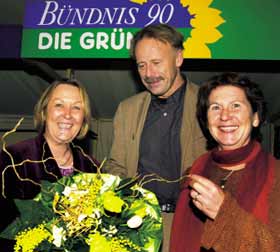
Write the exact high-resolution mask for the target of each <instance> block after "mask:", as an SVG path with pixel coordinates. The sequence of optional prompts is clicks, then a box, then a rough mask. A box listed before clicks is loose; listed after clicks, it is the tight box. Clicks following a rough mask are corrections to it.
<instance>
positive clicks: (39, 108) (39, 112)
mask: <svg viewBox="0 0 280 252" xmlns="http://www.w3.org/2000/svg"><path fill="white" fill-rule="evenodd" d="M62 84H63V85H70V86H74V87H77V88H78V89H79V90H80V95H81V98H82V102H83V105H84V121H83V124H82V127H81V129H80V132H79V134H78V135H77V137H76V138H77V139H81V138H83V137H84V136H85V135H86V134H87V132H88V130H89V129H90V124H91V108H90V101H89V97H88V94H87V91H86V89H85V87H84V86H83V85H82V84H81V83H80V82H79V81H77V80H59V81H54V82H53V83H51V84H50V86H49V87H47V89H46V90H45V91H44V92H43V94H42V95H41V97H40V98H39V100H38V102H37V104H36V105H35V107H34V117H33V118H34V126H35V128H36V129H37V131H39V132H43V131H44V130H45V126H46V117H47V106H48V103H49V101H50V97H51V95H52V93H53V92H54V90H55V89H56V87H57V86H59V85H62Z"/></svg>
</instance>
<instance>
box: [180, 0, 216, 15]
mask: <svg viewBox="0 0 280 252" xmlns="http://www.w3.org/2000/svg"><path fill="white" fill-rule="evenodd" d="M212 2H213V0H181V4H182V5H183V6H189V8H191V10H192V11H194V13H195V12H196V13H197V12H198V11H199V10H200V9H202V8H207V7H208V6H209V5H210V4H211V3H212ZM191 14H192V13H191Z"/></svg>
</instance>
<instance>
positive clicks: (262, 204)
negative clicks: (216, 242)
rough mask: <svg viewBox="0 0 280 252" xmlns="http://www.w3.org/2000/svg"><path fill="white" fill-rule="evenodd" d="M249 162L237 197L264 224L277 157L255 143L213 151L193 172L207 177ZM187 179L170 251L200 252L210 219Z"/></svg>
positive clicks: (175, 219)
mask: <svg viewBox="0 0 280 252" xmlns="http://www.w3.org/2000/svg"><path fill="white" fill-rule="evenodd" d="M242 163H245V164H246V166H245V168H244V169H246V170H244V175H243V176H242V178H241V179H240V181H239V183H238V186H237V192H236V194H235V198H236V200H237V202H238V203H239V205H240V206H241V207H242V208H243V209H245V210H246V211H248V212H251V213H252V214H254V215H255V216H256V218H258V219H259V220H260V221H262V222H263V223H267V222H268V217H269V216H268V195H269V193H270V191H271V190H272V186H273V177H274V158H273V157H272V156H271V155H269V154H267V153H265V152H264V151H262V150H261V146H260V144H259V143H258V142H256V141H253V142H251V143H249V144H248V145H246V146H244V147H241V148H239V149H237V150H230V151H218V150H216V149H215V150H213V151H211V152H208V153H206V154H204V155H202V156H201V157H200V158H199V159H197V160H196V161H195V162H194V164H193V166H192V168H191V173H193V174H199V175H202V176H204V177H207V174H208V172H207V171H209V170H210V169H211V168H213V166H214V165H219V166H234V165H238V164H242ZM188 183H189V181H188V180H187V181H186V182H185V183H184V185H183V187H182V191H181V193H180V196H179V199H178V202H177V207H176V211H175V215H174V219H173V224H172V232H171V241H170V252H199V251H200V248H201V237H202V234H203V228H204V222H205V221H206V219H207V217H206V216H205V215H204V214H203V213H202V212H200V211H199V210H198V209H197V208H196V207H195V206H194V205H193V204H192V200H191V198H190V188H189V186H188Z"/></svg>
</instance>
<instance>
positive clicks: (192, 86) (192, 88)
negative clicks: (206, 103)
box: [187, 80, 199, 93]
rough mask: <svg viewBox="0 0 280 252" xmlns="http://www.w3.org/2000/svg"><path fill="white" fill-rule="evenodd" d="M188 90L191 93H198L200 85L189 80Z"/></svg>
mask: <svg viewBox="0 0 280 252" xmlns="http://www.w3.org/2000/svg"><path fill="white" fill-rule="evenodd" d="M187 90H188V91H190V92H195V93H197V92H198V90H199V85H198V84H196V83H194V82H192V81H190V80H188V84H187Z"/></svg>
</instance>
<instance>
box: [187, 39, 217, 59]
mask: <svg viewBox="0 0 280 252" xmlns="http://www.w3.org/2000/svg"><path fill="white" fill-rule="evenodd" d="M184 47H185V50H184V58H211V51H210V49H209V48H208V47H207V46H206V44H205V43H203V42H201V41H199V40H196V39H192V38H189V39H187V41H186V42H185V43H184Z"/></svg>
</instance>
